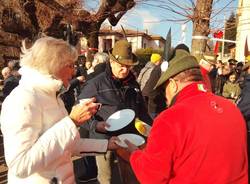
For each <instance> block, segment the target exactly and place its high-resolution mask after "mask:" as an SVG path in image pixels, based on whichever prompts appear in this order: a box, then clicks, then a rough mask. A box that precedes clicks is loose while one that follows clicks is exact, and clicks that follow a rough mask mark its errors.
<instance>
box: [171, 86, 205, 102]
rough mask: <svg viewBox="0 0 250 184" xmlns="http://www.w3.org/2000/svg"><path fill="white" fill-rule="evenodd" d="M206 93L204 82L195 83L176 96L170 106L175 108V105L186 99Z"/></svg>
mask: <svg viewBox="0 0 250 184" xmlns="http://www.w3.org/2000/svg"><path fill="white" fill-rule="evenodd" d="M205 92H207V88H206V85H204V83H203V82H193V83H191V84H189V85H188V86H186V87H184V88H183V89H182V90H181V91H180V92H179V93H177V94H176V96H175V97H174V98H173V100H172V102H171V104H170V106H173V105H174V104H176V103H178V102H180V101H182V100H184V99H186V98H189V97H192V96H195V95H197V94H201V93H205Z"/></svg>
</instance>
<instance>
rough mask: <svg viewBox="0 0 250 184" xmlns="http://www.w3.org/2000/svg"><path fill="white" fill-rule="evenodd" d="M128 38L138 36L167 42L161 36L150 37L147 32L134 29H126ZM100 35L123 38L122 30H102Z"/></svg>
mask: <svg viewBox="0 0 250 184" xmlns="http://www.w3.org/2000/svg"><path fill="white" fill-rule="evenodd" d="M125 32H126V36H127V37H136V36H142V37H146V38H147V39H149V40H160V41H162V42H165V39H164V38H163V37H162V36H160V35H150V34H148V32H147V30H146V31H145V32H142V31H138V30H132V29H125ZM99 35H117V36H123V31H122V30H113V29H112V28H102V29H101V30H100V31H99Z"/></svg>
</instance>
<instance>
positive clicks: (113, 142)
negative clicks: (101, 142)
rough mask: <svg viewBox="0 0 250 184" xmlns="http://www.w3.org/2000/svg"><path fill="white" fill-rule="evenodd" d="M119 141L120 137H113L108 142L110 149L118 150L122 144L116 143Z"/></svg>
mask: <svg viewBox="0 0 250 184" xmlns="http://www.w3.org/2000/svg"><path fill="white" fill-rule="evenodd" d="M117 141H120V140H119V138H118V137H111V138H110V139H109V143H108V150H116V149H118V148H120V146H119V145H117V144H116V142H117Z"/></svg>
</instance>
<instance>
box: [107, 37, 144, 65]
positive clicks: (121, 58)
mask: <svg viewBox="0 0 250 184" xmlns="http://www.w3.org/2000/svg"><path fill="white" fill-rule="evenodd" d="M109 56H110V59H112V60H114V61H116V62H117V63H120V64H123V65H137V64H138V63H139V62H138V60H137V57H136V55H135V54H133V53H132V47H131V44H130V43H129V42H128V41H127V40H119V41H117V42H116V43H115V45H114V47H113V48H112V49H111V50H110V51H109Z"/></svg>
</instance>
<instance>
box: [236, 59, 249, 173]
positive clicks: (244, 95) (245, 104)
mask: <svg viewBox="0 0 250 184" xmlns="http://www.w3.org/2000/svg"><path fill="white" fill-rule="evenodd" d="M242 70H243V72H244V73H245V76H244V82H243V83H244V85H242V86H243V88H242V91H241V94H240V98H239V99H238V100H237V101H236V104H237V106H238V107H239V109H240V111H241V113H242V114H243V116H244V119H245V121H246V124H247V130H248V131H247V140H248V156H250V98H249V96H250V61H248V62H247V63H246V64H245V65H244V66H243V68H242ZM249 161H250V159H248V164H249ZM249 174H250V172H249ZM249 176H250V175H249Z"/></svg>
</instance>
